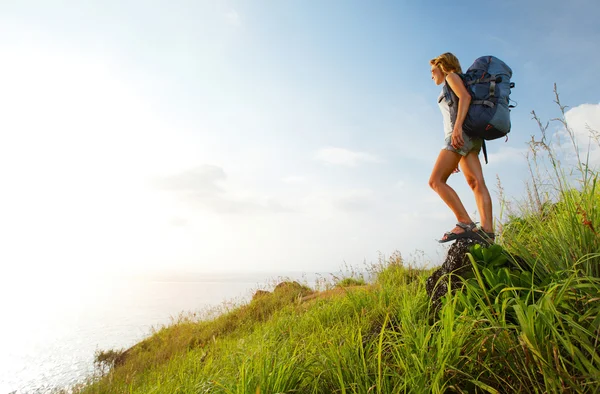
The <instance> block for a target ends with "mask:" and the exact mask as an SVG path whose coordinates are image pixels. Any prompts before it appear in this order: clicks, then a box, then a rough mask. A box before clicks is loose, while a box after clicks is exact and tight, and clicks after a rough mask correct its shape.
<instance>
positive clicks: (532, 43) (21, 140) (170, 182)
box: [0, 0, 600, 275]
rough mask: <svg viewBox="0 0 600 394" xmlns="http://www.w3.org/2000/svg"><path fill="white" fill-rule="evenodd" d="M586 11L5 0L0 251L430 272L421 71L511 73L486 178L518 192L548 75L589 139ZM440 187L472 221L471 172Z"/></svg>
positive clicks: (545, 110)
mask: <svg viewBox="0 0 600 394" xmlns="http://www.w3.org/2000/svg"><path fill="white" fill-rule="evenodd" d="M598 15H600V4H598V2H595V1H573V2H564V1H560V2H559V1H544V2H542V1H532V2H521V1H505V2H466V1H465V2H456V3H453V4H451V3H447V2H427V3H425V2H400V1H398V2H383V1H382V2H377V3H373V2H358V1H327V2H316V1H286V2H283V1H282V2H273V1H269V2H267V1H252V2H239V1H226V0H220V1H203V2H200V1H174V2H171V1H154V2H142V1H127V2H116V1H89V2H85V3H83V2H76V1H73V2H69V1H61V2H46V1H38V2H36V1H3V2H1V3H0V50H1V51H2V53H3V61H2V62H1V64H0V78H1V81H0V86H2V95H0V99H1V100H2V103H1V104H2V108H3V111H2V113H3V115H2V116H1V117H0V138H1V140H2V143H1V144H0V145H1V146H0V167H1V168H3V170H1V171H0V182H1V183H2V185H3V187H2V190H3V192H2V195H1V196H0V207H1V208H0V212H1V213H2V216H3V218H4V219H3V220H2V222H1V223H0V234H1V235H2V237H3V239H5V240H7V243H6V244H5V245H9V246H8V247H3V251H2V252H0V253H3V254H4V256H1V257H2V259H3V261H10V262H11V263H12V264H11V267H12V269H13V270H14V272H15V273H26V272H32V271H34V272H42V273H44V274H49V273H59V274H61V275H64V274H65V273H69V274H71V275H79V274H88V273H97V272H114V271H116V272H129V271H140V270H142V271H153V270H167V269H168V270H178V271H182V272H185V271H215V270H216V271H256V270H259V271H290V270H303V271H334V270H337V269H339V268H340V267H342V266H343V265H345V264H347V265H352V266H360V265H362V263H363V261H366V262H367V263H371V262H376V261H377V259H378V256H379V254H383V255H385V256H389V255H390V254H391V253H392V252H393V251H395V250H398V251H400V252H401V253H402V254H403V255H404V256H405V257H406V258H407V259H410V258H412V257H411V256H420V257H417V260H418V261H420V262H422V263H427V264H430V265H436V264H439V263H440V262H441V259H442V257H443V255H444V252H445V248H446V247H445V246H440V245H439V244H438V243H437V242H436V241H435V240H436V239H438V238H439V237H441V235H442V234H443V232H444V231H446V230H449V229H451V228H452V227H453V225H454V222H455V219H454V218H453V217H452V215H451V213H450V211H449V210H448V208H446V207H445V205H444V204H443V203H442V202H441V200H440V199H439V198H438V197H437V195H436V194H435V193H434V192H433V191H431V190H430V189H429V187H428V186H427V180H428V178H429V173H430V171H431V168H432V166H433V163H434V160H435V158H436V156H437V154H438V152H439V149H440V147H441V145H442V133H443V132H442V124H441V123H442V119H441V115H440V113H439V109H438V108H437V102H436V98H437V96H438V94H439V90H440V88H439V87H438V86H435V85H434V84H433V82H432V80H431V79H430V71H429V64H428V61H429V59H431V58H433V57H435V56H437V55H439V54H440V53H443V52H446V51H451V52H453V53H455V54H456V55H457V56H458V58H459V59H460V60H461V63H462V65H463V68H464V69H466V68H467V67H468V66H469V65H470V64H471V63H472V61H473V60H475V58H476V57H478V56H481V55H488V54H492V55H495V56H497V57H499V58H501V59H503V60H504V61H505V62H506V63H507V64H509V65H510V66H511V67H512V69H513V81H514V82H515V83H516V88H515V89H514V90H513V93H512V96H511V97H512V99H513V100H515V101H517V102H518V107H517V108H516V109H515V110H513V112H512V123H513V126H512V132H511V134H510V138H509V140H508V142H507V143H504V141H494V142H492V143H490V144H489V145H488V147H489V152H490V164H488V165H486V166H485V167H484V174H485V176H486V179H487V182H488V186H489V188H490V190H491V192H492V194H493V196H494V197H495V196H496V195H497V190H496V189H497V187H496V177H497V176H498V177H499V178H500V180H501V182H502V185H503V187H504V189H505V192H506V194H507V196H508V197H509V199H520V198H522V197H524V193H525V192H524V190H525V188H524V184H525V182H526V181H527V179H528V177H527V166H526V161H525V159H524V153H525V152H526V149H527V146H526V142H527V141H528V140H529V139H530V136H531V135H532V134H536V133H537V130H536V129H537V126H536V124H535V123H534V122H533V121H532V120H531V114H530V112H531V110H535V111H536V112H537V113H538V115H540V116H541V117H542V118H543V119H549V118H553V117H557V116H558V115H559V113H558V110H557V108H556V106H555V104H554V103H553V99H554V96H553V93H552V89H553V84H554V83H555V82H556V83H557V84H558V87H559V91H560V93H561V100H562V101H563V103H564V104H567V105H569V106H570V107H571V108H572V109H571V112H569V113H568V115H569V116H570V121H572V122H573V123H572V124H573V126H574V128H575V126H577V128H578V129H577V130H576V135H578V136H580V137H581V141H587V140H586V138H585V135H584V133H583V132H584V131H585V130H584V129H585V124H589V125H590V126H593V127H595V128H596V129H599V128H600V104H599V103H600V94H599V93H598V92H600V82H599V78H598V73H597V68H598V64H600V51H598V49H597V48H598V43H599V42H600V28H598V23H597V21H598ZM594 125H597V126H594ZM594 149H595V148H594ZM592 153H593V154H592V160H593V162H594V163H595V164H597V163H600V157H599V155H598V151H597V150H593V152H592ZM450 184H451V185H452V186H453V187H455V188H456V190H457V191H458V192H459V194H460V195H461V197H462V198H463V201H464V203H465V206H466V207H467V210H468V211H469V212H470V213H474V212H475V210H476V207H475V203H474V200H473V197H472V193H471V192H470V190H468V188H467V186H466V183H465V181H464V178H463V177H462V174H459V175H453V176H452V177H451V179H450ZM499 211H500V210H499V209H498V206H497V205H496V206H495V212H494V213H495V216H497V217H498V216H499V215H500V212H499Z"/></svg>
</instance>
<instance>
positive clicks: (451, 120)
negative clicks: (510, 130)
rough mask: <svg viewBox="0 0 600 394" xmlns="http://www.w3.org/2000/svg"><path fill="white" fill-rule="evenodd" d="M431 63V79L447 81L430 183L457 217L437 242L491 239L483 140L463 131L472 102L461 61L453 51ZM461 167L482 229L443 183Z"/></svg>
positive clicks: (437, 82) (491, 224)
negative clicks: (442, 139)
mask: <svg viewBox="0 0 600 394" xmlns="http://www.w3.org/2000/svg"><path fill="white" fill-rule="evenodd" d="M429 63H430V64H431V79H433V81H434V82H435V84H436V85H441V84H443V83H445V84H446V86H447V88H449V89H443V90H442V93H441V95H440V97H439V98H438V104H439V107H440V110H441V111H442V116H443V119H444V137H445V142H444V146H443V147H442V150H441V152H440V154H439V156H438V158H437V161H436V162H435V165H434V167H433V171H432V172H431V177H430V178H429V186H430V187H431V188H432V189H433V190H435V192H436V193H437V194H438V195H439V196H440V197H441V198H442V200H444V202H445V203H446V204H447V205H448V207H450V209H451V210H452V212H453V213H454V215H455V216H456V220H457V223H456V227H454V229H452V230H450V231H448V232H446V233H445V234H444V236H443V237H442V239H441V240H439V242H449V241H453V240H455V239H460V238H472V239H479V240H490V239H491V240H493V238H494V229H493V218H492V199H491V197H490V193H489V191H488V189H487V186H486V185H485V180H484V179H483V172H482V169H481V162H480V161H479V152H480V150H481V146H482V142H483V140H482V139H481V138H472V137H469V136H468V135H467V134H466V133H464V132H463V123H464V121H465V118H466V116H467V111H468V109H469V105H470V103H471V95H470V94H469V92H468V91H467V89H466V87H465V85H464V82H463V80H462V79H461V77H460V76H459V75H458V73H462V70H461V67H460V63H459V61H458V59H457V58H456V56H454V55H453V54H452V53H450V52H448V53H444V54H443V55H440V56H438V57H436V58H435V59H432V60H430V61H429ZM446 94H450V95H453V96H452V97H454V98H455V99H454V100H452V102H453V103H454V104H453V105H450V104H449V103H448V100H445V99H444V98H445V95H446ZM459 165H460V169H461V170H462V172H463V174H464V175H465V178H466V180H467V183H468V184H469V186H470V187H471V189H472V190H473V193H474V194H475V201H476V203H477V209H478V211H479V215H480V217H481V228H477V225H476V224H475V223H473V221H472V220H471V218H470V217H469V214H468V213H467V211H466V209H465V207H464V205H463V203H462V201H461V200H460V198H459V197H458V195H457V194H456V192H455V191H454V189H452V188H451V187H450V186H448V184H447V183H446V181H447V180H448V177H449V176H450V175H451V174H452V173H453V172H458V166H459Z"/></svg>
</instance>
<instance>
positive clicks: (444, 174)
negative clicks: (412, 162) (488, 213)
mask: <svg viewBox="0 0 600 394" xmlns="http://www.w3.org/2000/svg"><path fill="white" fill-rule="evenodd" d="M461 158H462V156H461V155H460V154H458V153H456V152H451V151H449V150H445V149H442V151H441V152H440V154H439V156H438V158H437V161H436V162H435V165H434V166H433V171H432V172H431V176H430V178H429V186H430V187H431V188H432V189H433V190H435V192H436V193H437V194H438V195H439V196H440V197H441V198H442V200H444V202H445V203H446V205H448V207H449V208H450V209H451V210H452V212H453V213H454V216H456V220H457V221H459V222H462V223H471V222H472V220H471V218H470V217H469V214H468V213H467V210H466V209H465V207H464V205H463V203H462V201H460V198H459V197H458V195H457V194H456V192H455V191H454V189H452V188H451V187H450V186H448V184H446V181H447V180H448V177H449V176H450V174H452V172H453V171H454V170H455V169H456V167H457V166H458V163H459V162H460V161H461ZM463 231H465V230H464V229H463V228H461V227H455V228H454V229H453V230H452V232H454V233H456V234H459V233H462V232H463Z"/></svg>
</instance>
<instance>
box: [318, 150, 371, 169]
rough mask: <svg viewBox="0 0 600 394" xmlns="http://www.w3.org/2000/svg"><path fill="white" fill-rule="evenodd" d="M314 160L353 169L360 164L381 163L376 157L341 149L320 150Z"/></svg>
mask: <svg viewBox="0 0 600 394" xmlns="http://www.w3.org/2000/svg"><path fill="white" fill-rule="evenodd" d="M315 159H317V160H320V161H324V162H325V163H329V164H333V165H341V166H348V167H355V166H357V165H359V164H361V163H381V161H382V160H381V159H380V158H378V157H377V156H374V155H371V154H370V153H365V152H353V151H351V150H348V149H343V148H323V149H320V150H319V151H318V152H317V153H316V155H315Z"/></svg>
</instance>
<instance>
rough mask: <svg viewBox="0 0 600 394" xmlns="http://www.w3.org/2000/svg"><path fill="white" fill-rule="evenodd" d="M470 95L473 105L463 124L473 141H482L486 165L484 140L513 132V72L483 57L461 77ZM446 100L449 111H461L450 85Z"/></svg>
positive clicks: (500, 62)
mask: <svg viewBox="0 0 600 394" xmlns="http://www.w3.org/2000/svg"><path fill="white" fill-rule="evenodd" d="M458 75H459V76H460V77H461V78H462V80H463V82H464V84H465V87H466V88H467V91H468V92H469V93H470V94H471V105H470V106H469V112H468V113H467V117H466V118H465V122H464V124H463V130H464V132H465V133H467V134H468V135H469V136H470V137H477V138H483V140H484V141H483V155H484V157H485V162H486V164H487V162H488V160H487V150H486V147H485V140H495V139H497V138H501V137H504V136H506V135H507V134H508V133H509V132H510V109H511V108H514V105H510V104H509V101H510V89H511V88H514V87H515V84H514V83H513V82H511V81H510V79H511V77H512V70H511V69H510V67H508V66H507V65H506V63H504V62H503V61H502V60H500V59H498V58H497V57H494V56H482V57H480V58H478V59H477V60H475V62H474V63H473V64H472V65H471V67H469V69H468V70H467V72H466V73H464V74H458ZM444 96H445V97H446V101H447V102H448V105H449V106H450V107H452V106H455V108H458V99H457V98H456V95H455V94H454V92H452V90H451V89H450V87H449V86H448V83H446V84H445V85H444Z"/></svg>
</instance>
